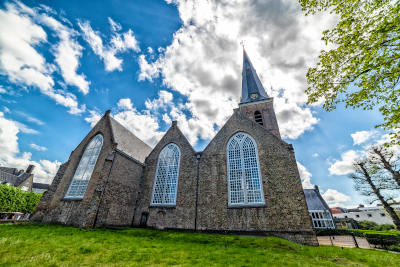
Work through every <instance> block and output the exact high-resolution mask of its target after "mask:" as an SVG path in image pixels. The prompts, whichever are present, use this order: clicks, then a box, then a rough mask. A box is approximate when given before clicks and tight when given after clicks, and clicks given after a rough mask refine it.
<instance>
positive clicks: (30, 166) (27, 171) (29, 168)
mask: <svg viewBox="0 0 400 267" xmlns="http://www.w3.org/2000/svg"><path fill="white" fill-rule="evenodd" d="M34 168H35V165H29V166H28V169H26V173H32V171H33V169H34Z"/></svg>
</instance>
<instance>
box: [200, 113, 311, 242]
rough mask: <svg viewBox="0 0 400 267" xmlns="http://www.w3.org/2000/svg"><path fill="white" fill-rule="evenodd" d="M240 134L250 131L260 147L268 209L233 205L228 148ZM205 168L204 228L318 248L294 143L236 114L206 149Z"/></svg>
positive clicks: (202, 175) (202, 188) (202, 172)
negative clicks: (260, 235) (274, 237)
mask: <svg viewBox="0 0 400 267" xmlns="http://www.w3.org/2000/svg"><path fill="white" fill-rule="evenodd" d="M237 132H245V133H248V134H249V135H251V136H252V137H253V138H254V140H255V141H256V143H257V149H258V155H259V159H260V169H261V177H262V183H263V191H264V198H265V202H266V206H265V207H248V208H230V207H228V177H227V160H226V146H227V143H228V141H229V139H230V138H231V137H232V136H233V135H234V134H236V133H237ZM200 166H201V167H200V183H199V196H200V197H199V206H198V213H199V218H198V220H199V225H198V228H199V229H200V230H224V231H225V230H227V231H248V232H266V233H268V234H272V235H277V236H285V237H286V239H289V240H293V241H296V242H299V241H300V243H305V244H309V245H314V244H315V243H314V241H315V240H316V237H315V234H313V232H314V230H313V227H312V225H311V220H310V218H309V215H308V209H307V204H306V200H305V196H304V192H303V188H302V185H301V179H300V175H299V172H298V169H297V164H296V159H295V156H294V152H293V150H292V147H291V146H290V145H289V144H287V143H286V142H284V141H282V140H281V139H280V138H278V137H276V136H274V135H273V134H271V133H270V132H268V131H266V130H265V129H264V128H263V127H262V126H260V125H258V124H257V123H255V122H254V121H252V120H249V119H248V118H247V117H246V116H245V115H243V114H242V113H241V112H240V111H238V110H236V111H235V112H234V114H233V116H232V117H231V118H230V119H229V120H228V122H227V123H226V124H225V125H224V127H222V128H221V130H220V131H219V132H218V134H217V135H216V136H215V137H214V139H213V140H212V141H211V142H210V144H209V145H208V146H207V147H206V148H205V150H204V151H203V156H202V159H201V165H200ZM290 233H292V234H290ZM299 236H303V239H305V240H303V241H302V240H301V238H299ZM292 237H293V238H292Z"/></svg>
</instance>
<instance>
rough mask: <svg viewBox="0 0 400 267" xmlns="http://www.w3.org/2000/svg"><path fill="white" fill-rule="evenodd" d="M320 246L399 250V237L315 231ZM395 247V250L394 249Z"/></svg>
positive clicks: (340, 231) (332, 230) (327, 230)
mask: <svg viewBox="0 0 400 267" xmlns="http://www.w3.org/2000/svg"><path fill="white" fill-rule="evenodd" d="M316 234H317V238H318V242H319V244H320V245H327V246H329V245H331V246H338V247H350V248H351V247H357V248H382V249H386V250H388V249H390V250H392V248H393V247H394V249H395V250H397V249H400V247H399V246H400V237H398V236H393V235H383V234H366V235H364V234H363V233H362V232H358V231H354V232H352V231H350V230H347V231H343V230H337V229H316ZM396 247H397V248H396Z"/></svg>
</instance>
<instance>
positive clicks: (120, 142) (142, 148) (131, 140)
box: [108, 115, 152, 162]
mask: <svg viewBox="0 0 400 267" xmlns="http://www.w3.org/2000/svg"><path fill="white" fill-rule="evenodd" d="M108 116H109V118H110V124H111V129H112V133H113V136H114V142H115V143H117V149H119V150H121V151H123V152H124V153H126V154H128V155H129V156H131V157H132V158H134V159H136V160H138V161H140V162H144V160H145V159H146V157H147V155H149V154H150V152H151V151H152V148H151V147H150V146H149V145H147V144H146V143H145V142H143V141H142V140H140V139H139V138H138V137H137V136H135V135H134V134H133V133H131V132H130V131H129V130H128V129H126V128H125V127H124V126H122V125H121V124H120V123H119V122H117V121H116V120H115V119H114V118H113V117H111V116H110V115H108Z"/></svg>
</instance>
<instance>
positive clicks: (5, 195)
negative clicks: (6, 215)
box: [0, 185, 42, 213]
mask: <svg viewBox="0 0 400 267" xmlns="http://www.w3.org/2000/svg"><path fill="white" fill-rule="evenodd" d="M41 197H42V194H36V193H34V192H31V193H29V192H25V191H22V190H21V189H20V188H18V187H13V186H8V185H0V211H7V212H11V211H13V212H24V213H25V212H29V213H33V211H34V210H35V208H36V206H37V204H38V203H39V200H40V198H41Z"/></svg>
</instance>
